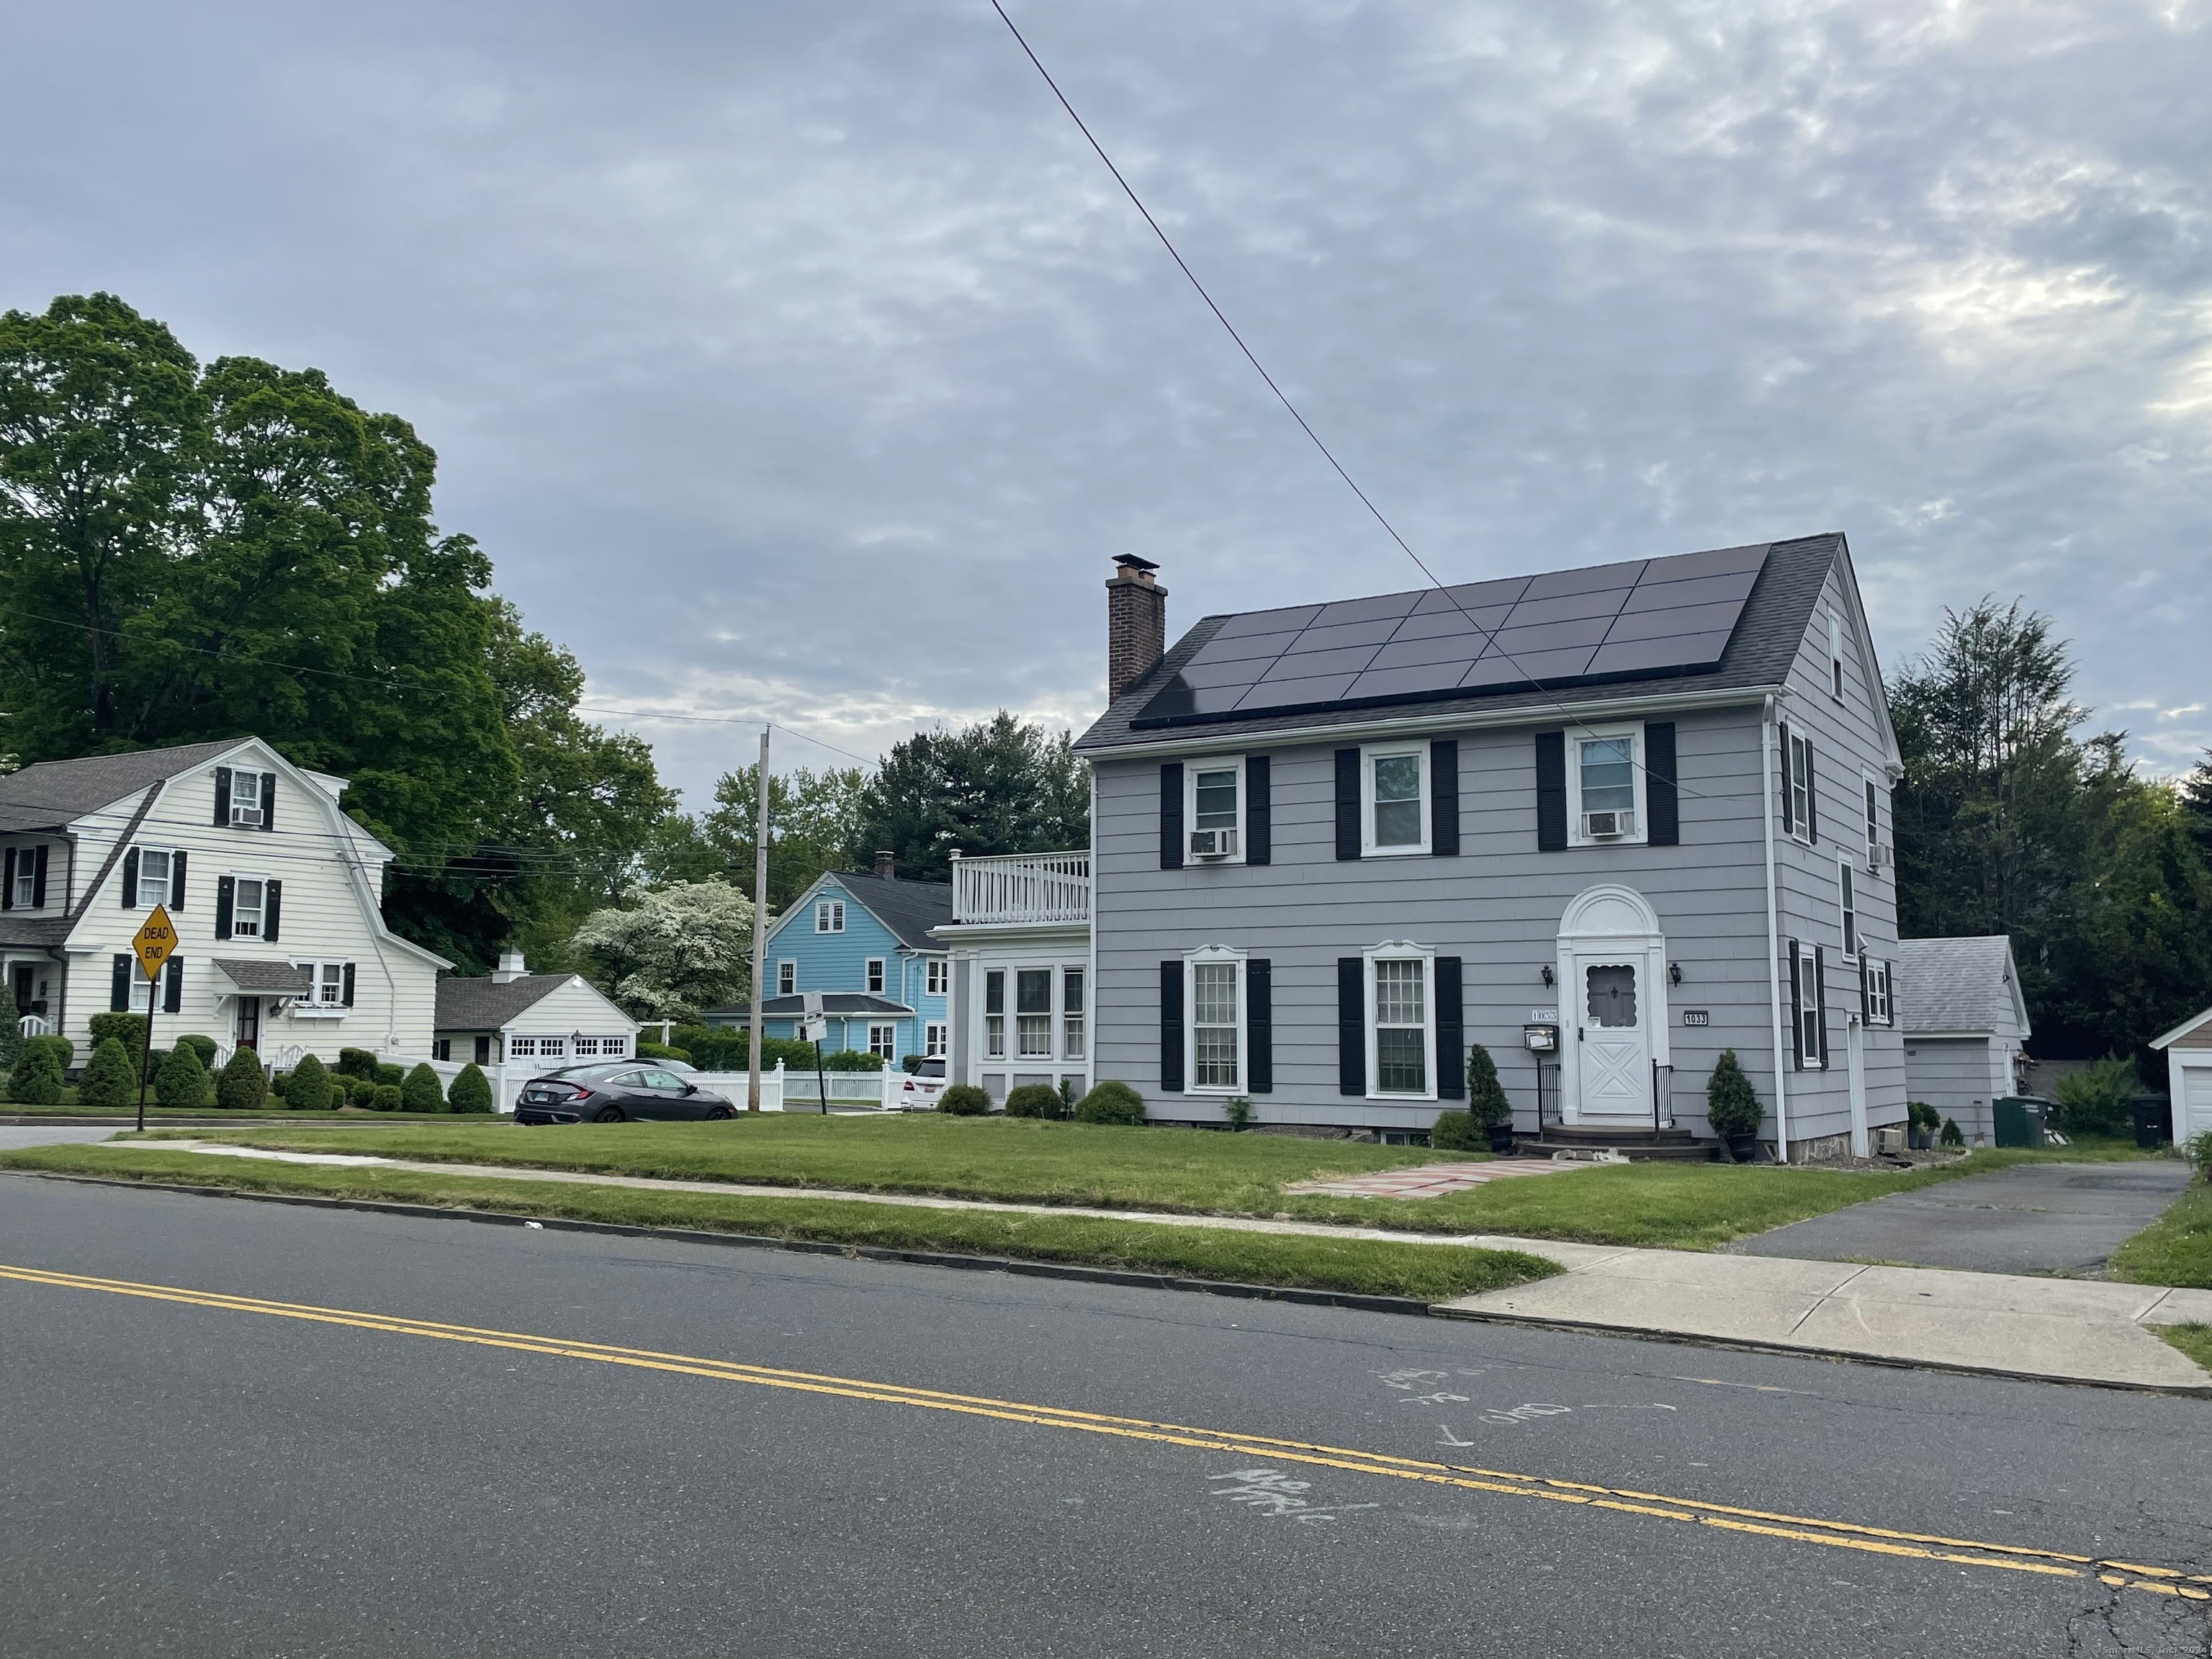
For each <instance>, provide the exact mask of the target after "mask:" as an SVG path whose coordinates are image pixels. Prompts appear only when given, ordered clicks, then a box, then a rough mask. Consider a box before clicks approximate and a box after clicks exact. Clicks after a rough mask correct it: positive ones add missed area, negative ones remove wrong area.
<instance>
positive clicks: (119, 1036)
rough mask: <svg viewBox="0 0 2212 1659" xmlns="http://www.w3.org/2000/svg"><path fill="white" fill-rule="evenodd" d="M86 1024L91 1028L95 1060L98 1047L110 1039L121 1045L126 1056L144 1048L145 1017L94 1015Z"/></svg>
mask: <svg viewBox="0 0 2212 1659" xmlns="http://www.w3.org/2000/svg"><path fill="white" fill-rule="evenodd" d="M86 1024H88V1025H90V1026H91V1027H92V1048H93V1054H94V1057H95V1058H96V1057H97V1056H98V1054H99V1053H100V1044H101V1043H103V1042H106V1041H107V1040H108V1039H109V1038H110V1037H112V1038H113V1039H114V1040H115V1041H116V1042H119V1043H121V1044H122V1045H123V1052H124V1053H125V1054H142V1053H143V1052H144V1051H145V1048H146V1016H145V1015H143V1014H94V1016H93V1017H92V1018H90V1019H89V1020H88V1021H87V1022H86Z"/></svg>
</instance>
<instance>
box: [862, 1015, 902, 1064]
mask: <svg viewBox="0 0 2212 1659" xmlns="http://www.w3.org/2000/svg"><path fill="white" fill-rule="evenodd" d="M878 1031H888V1032H889V1033H890V1036H887V1037H885V1038H884V1046H883V1047H882V1048H877V1047H876V1034H877V1033H878ZM868 1052H869V1053H870V1054H881V1055H882V1056H883V1057H884V1059H885V1060H893V1061H895V1060H897V1059H898V1058H899V1055H898V1023H897V1022H896V1020H888V1019H872V1020H870V1021H869V1022H868Z"/></svg>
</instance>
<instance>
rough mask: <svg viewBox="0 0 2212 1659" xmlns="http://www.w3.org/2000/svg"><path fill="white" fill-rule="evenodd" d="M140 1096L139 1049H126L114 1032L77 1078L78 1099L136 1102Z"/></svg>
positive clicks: (94, 1102)
mask: <svg viewBox="0 0 2212 1659" xmlns="http://www.w3.org/2000/svg"><path fill="white" fill-rule="evenodd" d="M142 1029H143V1027H142ZM137 1100H138V1065H137V1053H136V1051H135V1050H134V1051H131V1052H128V1053H126V1052H125V1049H124V1047H123V1042H122V1039H120V1038H119V1037H112V1036H111V1037H109V1038H107V1039H106V1041H105V1042H102V1043H101V1044H100V1046H99V1047H98V1048H94V1050H93V1051H92V1063H91V1064H90V1065H88V1066H86V1067H85V1068H84V1075H83V1076H82V1077H81V1078H79V1079H77V1080H76V1103H77V1104H78V1105H80V1106H132V1105H136V1104H137Z"/></svg>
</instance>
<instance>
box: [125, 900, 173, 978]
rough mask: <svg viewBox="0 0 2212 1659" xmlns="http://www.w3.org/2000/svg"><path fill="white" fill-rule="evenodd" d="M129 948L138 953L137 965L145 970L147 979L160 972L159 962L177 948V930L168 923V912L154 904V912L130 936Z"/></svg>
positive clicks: (165, 959) (166, 958) (165, 960)
mask: <svg viewBox="0 0 2212 1659" xmlns="http://www.w3.org/2000/svg"><path fill="white" fill-rule="evenodd" d="M176 948H177V930H176V929H175V928H174V927H171V926H170V924H169V913H168V912H167V910H165V909H163V908H161V906H160V905H158V904H157V905H155V907H154V914H153V915H150V916H149V917H147V918H146V921H145V925H144V926H143V927H140V928H139V930H138V931H137V933H136V934H134V935H133V936H132V938H131V949H132V950H134V951H137V953H138V965H139V966H140V967H141V968H143V969H145V970H146V977H147V978H148V979H152V978H153V977H154V976H155V975H156V974H158V973H160V972H161V964H162V963H165V962H167V960H168V959H169V957H170V955H171V953H172V952H173V951H175V950H176Z"/></svg>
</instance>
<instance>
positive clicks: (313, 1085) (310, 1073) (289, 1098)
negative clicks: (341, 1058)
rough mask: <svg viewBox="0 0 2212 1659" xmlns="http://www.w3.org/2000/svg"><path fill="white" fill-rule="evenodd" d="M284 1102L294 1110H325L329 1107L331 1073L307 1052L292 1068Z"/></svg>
mask: <svg viewBox="0 0 2212 1659" xmlns="http://www.w3.org/2000/svg"><path fill="white" fill-rule="evenodd" d="M284 1103H285V1104H286V1105H287V1106H289V1107H290V1108H291V1109H293V1110H294V1111H295V1112H326V1111H328V1110H330V1109H331V1074H330V1073H329V1072H327V1071H325V1069H324V1067H323V1062H322V1061H321V1060H318V1059H316V1058H315V1056H314V1055H313V1054H309V1055H308V1056H307V1058H306V1059H304V1060H301V1062H300V1063H299V1064H298V1065H297V1066H294V1067H293V1068H292V1080H291V1082H290V1084H289V1085H288V1086H287V1087H286V1089H285V1091H284Z"/></svg>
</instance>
